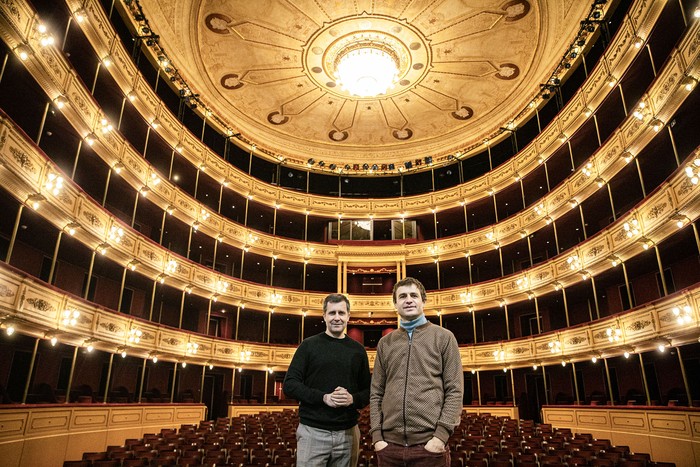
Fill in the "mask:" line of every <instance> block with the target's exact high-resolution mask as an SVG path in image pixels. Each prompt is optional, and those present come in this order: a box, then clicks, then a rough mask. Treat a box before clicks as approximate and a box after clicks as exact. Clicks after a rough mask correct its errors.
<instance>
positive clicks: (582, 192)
mask: <svg viewBox="0 0 700 467" xmlns="http://www.w3.org/2000/svg"><path fill="white" fill-rule="evenodd" d="M98 11H101V10H100V9H99V8H97V9H96V10H95V14H98ZM30 24H31V23H30ZM28 27H30V26H28ZM697 29H698V27H697V24H696V25H695V30H697ZM616 37H618V36H616ZM622 37H623V38H625V40H620V41H618V42H617V46H616V47H615V48H614V50H615V51H616V52H615V55H614V56H613V57H612V58H614V59H615V60H616V63H622V58H621V55H620V54H621V53H622V52H621V51H622V50H623V49H625V44H626V46H629V45H630V44H629V41H630V40H631V39H630V37H629V34H627V35H623V36H622ZM692 37H693V32H692V30H691V31H689V32H688V34H687V37H686V40H684V41H683V42H682V45H681V47H683V50H685V49H689V50H692V51H694V55H693V56H691V55H689V54H688V53H682V52H679V53H677V54H671V55H672V57H674V58H673V60H670V61H669V62H668V63H667V64H666V66H665V68H664V69H663V70H662V71H661V73H660V74H659V77H658V78H657V79H656V80H655V82H654V83H653V84H652V86H651V88H650V90H649V92H648V94H647V95H646V96H645V98H643V101H644V102H646V101H650V102H653V103H655V105H656V106H657V107H658V113H657V114H656V115H657V116H658V117H661V118H667V117H669V116H670V115H672V113H673V112H674V111H675V109H677V108H678V106H680V104H681V103H682V101H683V100H684V98H685V97H686V95H687V92H686V91H684V90H683V87H682V86H681V83H680V79H679V75H681V74H682V70H683V69H685V68H687V66H686V65H685V64H686V63H694V64H695V62H696V61H697V59H696V58H693V57H695V56H697V53H698V50H697V48H695V47H693V46H692V44H693V42H692ZM633 48H634V47H633ZM41 50H42V51H45V50H47V49H46V48H44V49H41ZM611 50H613V49H611ZM681 57H682V59H681ZM35 58H37V60H36V62H40V61H41V59H40V58H39V57H35ZM61 59H62V56H56V57H55V60H57V61H58V60H61ZM689 60H690V61H689ZM693 60H694V61H693ZM52 63H55V62H54V58H53V57H52V60H51V61H49V62H47V63H46V64H45V66H44V67H42V68H40V69H35V68H33V67H31V66H30V67H29V69H30V71H32V72H33V73H34V74H35V76H38V78H37V79H38V80H39V81H40V82H41V83H46V86H47V89H46V90H47V93H49V95H51V94H52V92H54V91H52V88H59V87H60V86H57V85H56V84H55V83H57V82H60V81H61V80H63V81H64V87H65V89H66V91H65V94H66V95H67V100H66V102H67V103H70V102H72V103H73V104H74V105H68V106H65V107H64V110H63V112H64V115H66V116H67V117H68V118H69V120H70V121H71V123H72V124H73V125H74V126H75V128H76V130H77V131H78V132H79V133H81V132H87V131H90V132H91V133H92V130H91V129H94V127H95V125H97V123H96V120H98V119H99V118H101V116H102V112H101V110H100V109H99V108H98V107H97V106H96V103H94V101H93V100H92V98H91V96H90V94H89V92H88V91H87V90H86V89H85V88H84V86H83V85H82V84H81V82H80V81H79V80H77V79H75V78H74V75H73V73H63V74H59V75H55V73H56V69H61V70H63V69H65V70H70V67H69V65H68V64H67V63H65V64H64V66H62V67H58V68H57V67H56V66H51V64H52ZM624 63H628V61H627V60H625V62H624ZM124 66H127V65H126V62H125V64H124ZM695 66H697V65H696V64H695ZM114 68H115V67H111V69H114ZM120 69H121V67H120ZM597 70H598V68H596V70H594V74H595V73H597V72H598V71H597ZM122 71H123V70H122ZM134 76H136V75H134ZM592 76H593V75H592ZM591 79H592V78H591ZM593 81H596V80H593ZM52 83H53V84H52ZM606 87H608V88H609V86H605V87H603V88H602V89H603V90H605V88H606ZM143 89H147V88H146V87H144V88H143ZM584 89H585V92H586V93H589V94H590V92H591V89H592V88H591V89H589V88H586V87H585V86H583V87H582V91H583V90H584ZM596 89H597V88H596ZM671 90H673V91H674V92H670V91H671ZM603 97H605V96H603ZM573 102H574V101H573V100H572V103H571V104H572V105H573ZM158 106H159V107H161V104H158ZM574 107H576V106H574ZM574 107H571V106H568V107H567V109H569V110H571V108H574ZM563 112H564V113H562V114H561V115H560V117H562V118H564V117H565V115H566V114H565V112H566V109H565V111H563ZM577 112H578V113H580V109H579V110H577ZM144 115H148V114H144ZM651 115H652V114H651V113H650V112H649V111H646V112H645V113H644V115H642V119H641V120H640V119H639V118H636V117H634V116H633V115H632V114H630V116H629V117H628V118H627V119H626V120H625V122H623V124H622V125H621V126H620V127H619V128H618V129H617V130H616V131H615V133H614V134H613V135H612V136H611V137H610V138H608V140H607V141H606V144H605V146H603V147H601V148H599V149H598V151H596V153H595V154H594V155H593V156H592V157H591V158H590V159H589V161H588V162H587V163H586V167H588V169H587V170H588V173H582V172H577V173H575V174H573V175H572V176H571V177H569V178H568V179H567V180H566V181H565V182H564V183H563V184H562V185H561V186H560V187H559V188H557V189H556V190H555V191H553V192H551V193H549V194H548V195H547V196H545V197H544V198H542V199H541V201H540V203H538V204H537V205H536V206H534V207H533V208H530V209H529V210H525V211H523V212H521V213H520V214H518V215H516V216H513V217H512V218H509V219H507V220H506V221H504V222H502V223H498V224H496V225H494V226H492V227H490V228H488V229H480V230H478V231H475V232H469V233H466V234H464V235H462V236H459V237H452V238H449V239H447V240H435V241H432V242H422V243H418V244H402V245H393V246H388V247H385V248H384V249H385V250H386V253H387V254H388V255H389V256H390V257H391V258H393V259H396V260H398V261H405V262H406V264H423V263H429V262H431V261H433V260H434V259H435V258H436V257H437V258H439V259H440V260H449V259H455V258H458V257H462V256H463V255H464V254H465V253H467V252H468V253H469V254H470V255H474V254H478V253H481V252H484V251H488V250H490V249H492V247H493V242H494V241H497V242H498V243H499V244H500V245H502V246H504V245H507V244H509V243H512V242H515V241H518V240H520V238H521V235H522V232H530V233H531V232H533V231H535V230H537V229H539V228H541V227H542V226H544V225H545V224H546V222H545V220H547V219H549V220H551V219H556V218H558V217H559V216H561V215H562V214H563V213H564V212H566V211H567V210H568V209H569V208H570V207H569V205H568V204H567V203H568V202H569V201H571V200H572V199H575V200H576V202H577V203H579V204H580V203H581V202H582V201H583V200H585V199H586V198H587V197H588V196H590V195H591V194H593V193H594V192H595V191H596V190H597V189H598V188H599V187H598V184H597V183H598V182H599V181H600V180H605V179H610V178H612V176H614V175H615V174H616V173H617V172H618V171H619V170H622V168H624V166H625V163H626V162H627V159H626V157H627V156H625V154H630V155H631V156H632V157H633V156H634V154H635V153H637V152H639V151H640V150H641V149H642V148H643V147H644V146H645V145H646V144H647V143H648V142H649V141H650V140H651V139H652V138H653V136H654V134H655V132H654V130H653V128H651V126H650V125H648V124H647V123H649V122H650V121H651V119H652V117H651ZM161 117H162V118H163V120H161V121H160V123H161V125H160V126H159V128H164V127H168V126H170V127H171V128H172V129H173V132H181V131H184V130H183V129H182V128H180V130H178V129H177V127H178V125H179V123H177V122H176V120H175V119H174V117H173V116H172V115H169V114H161ZM147 118H148V117H147ZM166 118H167V119H166ZM86 128H87V130H85V129H86ZM559 129H561V125H559V126H556V125H555V126H552V125H550V127H549V128H548V129H546V130H545V131H544V132H543V133H542V134H541V135H540V136H541V137H542V138H543V141H549V140H550V139H551V140H552V141H557V135H559V133H557V132H556V131H555V130H559ZM88 134H89V133H88ZM97 134H100V132H97ZM189 136H190V137H191V135H189ZM190 139H191V141H195V140H196V139H195V138H194V137H191V138H190ZM538 144H540V143H538ZM547 144H549V142H548V143H547ZM556 146H557V147H558V144H557V145H556ZM94 149H96V152H97V153H98V154H99V155H100V156H101V157H102V158H103V160H105V162H106V163H107V164H109V165H110V166H114V165H115V164H120V166H123V170H122V172H121V174H120V176H121V177H123V178H124V179H125V180H126V181H127V182H128V183H130V184H131V185H132V186H133V187H134V189H135V190H140V189H142V187H143V186H148V185H149V181H150V179H151V177H153V176H157V172H156V171H155V169H154V168H153V167H151V166H149V165H148V164H147V162H146V161H145V160H144V159H143V158H142V157H141V156H140V154H138V153H137V152H136V151H134V150H133V149H132V148H131V147H130V146H129V145H128V144H127V143H126V141H125V140H124V139H123V138H121V135H117V134H115V133H113V132H110V133H107V134H106V135H104V136H100V137H99V141H97V142H96V143H95V146H94ZM200 149H203V146H202V148H200ZM528 151H529V150H528V149H527V148H526V150H524V151H522V152H521V153H520V154H519V156H516V159H517V158H518V157H525V158H528V157H529V156H528ZM200 153H201V154H204V155H205V156H206V155H207V154H208V153H207V152H206V151H204V152H200ZM533 154H534V153H533ZM206 161H207V162H206V163H205V164H204V165H203V166H206V170H207V172H209V173H212V171H213V172H215V173H216V172H217V171H226V170H234V172H232V174H235V169H233V168H232V167H231V166H228V164H226V163H225V162H223V161H222V160H221V159H220V158H219V157H218V156H215V155H214V156H212V155H211V154H209V156H207V158H206ZM516 173H517V172H516ZM237 175H239V176H242V175H241V174H240V173H237ZM505 175H508V177H505V178H507V179H508V180H510V181H512V180H513V179H514V178H513V177H515V175H513V173H511V172H508V171H506V172H503V171H500V169H496V170H495V171H493V172H491V173H490V174H489V175H488V176H490V177H494V180H501V179H504V176H505ZM521 175H522V174H518V177H519V176H521ZM231 180H233V179H224V182H225V183H233V182H232V181H231ZM256 183H258V184H260V185H261V189H264V190H265V191H266V192H268V194H270V193H271V190H272V191H274V190H275V189H276V188H274V187H270V186H269V185H266V184H263V183H262V182H256ZM474 183H475V184H472V182H469V183H467V184H464V185H462V186H461V187H458V188H457V189H467V190H471V189H473V188H475V187H478V188H479V189H478V190H472V191H476V192H478V193H481V194H483V192H484V190H485V189H487V188H488V187H487V186H485V185H483V184H482V185H479V183H481V182H479V181H477V182H474ZM509 183H510V182H509ZM229 186H230V185H229ZM149 189H150V188H149ZM152 191H153V195H152V196H151V200H152V201H154V202H155V203H156V204H158V205H160V206H161V208H162V209H164V210H168V209H173V208H174V215H175V216H176V217H178V218H179V219H180V220H182V221H183V222H185V223H186V224H192V223H194V222H200V214H201V213H202V210H205V209H206V208H205V207H204V206H202V205H201V204H200V203H199V202H197V201H195V200H193V199H191V198H190V197H189V195H187V194H186V193H183V192H181V191H180V190H179V189H178V187H177V186H176V185H173V184H170V183H169V182H167V181H164V180H163V181H161V183H159V184H158V186H156V187H153V188H152ZM248 196H249V197H252V198H253V199H256V201H257V198H255V195H253V194H252V192H250V194H249V195H248ZM304 196H306V195H304ZM435 196H444V197H445V198H450V199H451V201H452V202H453V203H458V198H456V197H450V196H449V195H448V192H447V191H446V192H438V193H436V194H435ZM417 198H419V199H420V200H421V201H420V202H417V200H412V199H411V198H404V199H403V200H402V201H403V202H405V203H409V204H413V205H412V207H415V208H416V209H428V207H427V206H425V203H426V202H427V201H431V198H430V197H428V196H422V197H417ZM319 199H322V198H319ZM370 201H371V202H374V201H376V200H374V201H373V200H370ZM393 201H394V200H388V201H386V200H383V202H388V203H390V202H393ZM280 202H281V203H282V204H279V203H280ZM338 202H341V203H353V207H354V208H363V207H364V206H365V204H364V202H363V201H362V200H359V201H356V200H338V199H334V201H333V203H338ZM462 202H464V200H460V201H459V203H462ZM276 203H278V204H277V205H279V206H282V208H284V207H285V206H284V201H276ZM336 207H337V205H336ZM434 209H436V210H437V209H438V208H437V207H434ZM307 212H308V211H307ZM366 212H367V211H364V213H365V214H363V215H366ZM206 216H207V218H206V219H205V220H204V221H202V222H201V223H202V228H201V231H202V232H203V233H206V234H207V235H209V236H210V237H211V238H217V237H219V236H221V238H222V240H223V241H225V242H227V243H230V244H232V245H233V246H235V247H238V248H244V247H246V248H249V249H251V250H252V251H254V252H256V253H259V254H262V255H267V256H271V255H273V254H277V255H278V256H279V257H281V258H283V259H289V260H293V261H299V262H301V261H304V260H308V261H311V262H313V263H316V264H326V265H335V264H337V262H338V261H339V260H341V261H346V260H347V261H349V262H352V261H357V260H358V259H360V258H362V257H363V256H366V255H367V251H368V249H367V246H348V245H342V246H336V245H325V244H323V245H322V244H310V243H308V242H301V241H296V240H291V239H283V238H279V237H274V236H271V235H267V234H263V233H260V232H256V231H253V230H252V229H249V228H246V227H243V226H240V225H238V224H235V223H233V222H231V221H229V220H227V219H225V218H223V217H221V216H218V215H217V214H215V213H209V212H207V214H206ZM251 238H255V239H256V241H255V242H254V243H253V244H252V245H251V244H250V243H251V242H250V241H249V240H250V239H251ZM273 252H274V253H273ZM309 252H311V253H309ZM393 259H392V261H393ZM360 261H361V260H360ZM369 261H372V260H371V259H370V260H369Z"/></svg>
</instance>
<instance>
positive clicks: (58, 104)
mask: <svg viewBox="0 0 700 467" xmlns="http://www.w3.org/2000/svg"><path fill="white" fill-rule="evenodd" d="M53 102H54V104H56V107H57V108H58V109H62V108H64V107H65V106H67V105H68V99H66V98H65V97H64V96H58V97H57V98H56V99H54V100H53Z"/></svg>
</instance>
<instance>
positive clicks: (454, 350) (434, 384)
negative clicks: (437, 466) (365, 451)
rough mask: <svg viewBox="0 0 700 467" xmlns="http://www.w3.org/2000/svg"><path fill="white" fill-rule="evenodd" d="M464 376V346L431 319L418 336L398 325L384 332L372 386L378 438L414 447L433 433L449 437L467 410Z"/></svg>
mask: <svg viewBox="0 0 700 467" xmlns="http://www.w3.org/2000/svg"><path fill="white" fill-rule="evenodd" d="M463 393H464V375H463V373H462V361H461V358H460V355H459V346H458V345H457V340H456V339H455V336H454V335H453V334H452V333H451V332H450V331H448V330H446V329H443V328H441V327H440V326H436V325H434V324H432V323H430V322H428V323H426V324H423V325H422V326H419V327H417V328H416V329H414V331H413V337H412V338H411V339H409V337H408V333H407V332H406V331H405V330H404V329H403V328H400V329H397V330H396V331H393V332H391V333H390V334H388V335H386V336H384V337H382V339H381V340H380V341H379V344H378V346H377V358H376V360H375V362H374V372H373V373H372V387H371V390H370V401H369V406H370V418H371V428H370V433H371V434H372V442H373V443H376V442H377V441H381V440H384V441H387V442H389V443H395V444H401V445H404V446H413V445H416V444H425V443H427V442H428V441H430V439H431V438H432V437H433V436H436V437H437V438H439V439H440V440H442V441H443V442H445V443H446V442H447V439H448V438H449V437H450V434H452V432H453V431H454V427H455V426H456V425H458V424H459V419H460V415H461V413H462V395H463Z"/></svg>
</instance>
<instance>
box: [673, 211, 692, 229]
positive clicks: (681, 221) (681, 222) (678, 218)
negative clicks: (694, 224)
mask: <svg viewBox="0 0 700 467" xmlns="http://www.w3.org/2000/svg"><path fill="white" fill-rule="evenodd" d="M671 220H673V221H675V222H676V226H677V227H678V228H679V229H682V228H683V227H685V226H686V225H687V224H689V223H690V219H689V218H688V216H684V215H683V214H674V215H673V216H671Z"/></svg>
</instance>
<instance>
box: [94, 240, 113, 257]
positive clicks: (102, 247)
mask: <svg viewBox="0 0 700 467" xmlns="http://www.w3.org/2000/svg"><path fill="white" fill-rule="evenodd" d="M109 249H110V245H109V243H106V242H102V243H100V244H99V245H97V248H95V251H97V252H99V253H100V254H101V255H106V254H107V250H109Z"/></svg>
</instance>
